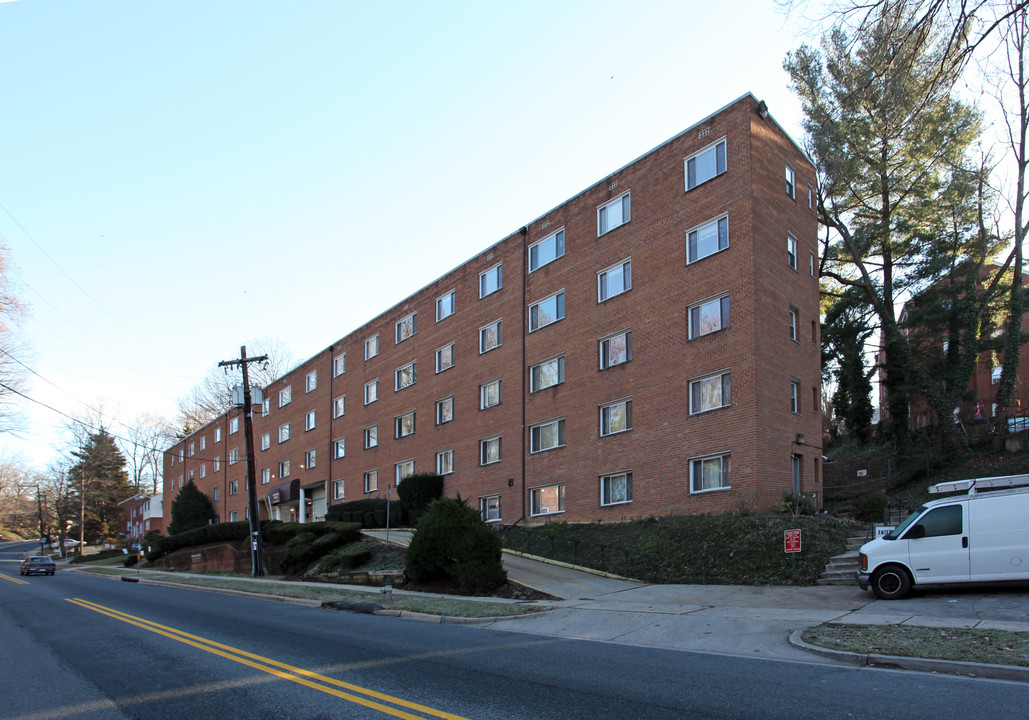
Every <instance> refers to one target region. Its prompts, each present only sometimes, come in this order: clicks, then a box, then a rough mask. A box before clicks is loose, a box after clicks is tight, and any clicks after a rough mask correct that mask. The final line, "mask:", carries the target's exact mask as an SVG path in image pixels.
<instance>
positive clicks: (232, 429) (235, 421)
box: [179, 417, 239, 460]
mask: <svg viewBox="0 0 1029 720" xmlns="http://www.w3.org/2000/svg"><path fill="white" fill-rule="evenodd" d="M238 432H239V418H238V417H234V418H232V419H231V420H229V435H235V434H236V433H238ZM181 459H182V455H181V453H180V455H179V460H181Z"/></svg>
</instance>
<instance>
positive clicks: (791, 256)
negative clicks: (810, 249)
mask: <svg viewBox="0 0 1029 720" xmlns="http://www.w3.org/2000/svg"><path fill="white" fill-rule="evenodd" d="M786 264H787V265H789V266H790V267H791V268H793V269H794V270H796V269H797V238H795V237H793V236H792V235H787V236H786Z"/></svg>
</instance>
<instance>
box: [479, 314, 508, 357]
mask: <svg viewBox="0 0 1029 720" xmlns="http://www.w3.org/2000/svg"><path fill="white" fill-rule="evenodd" d="M494 327H495V328H496V329H497V333H496V335H497V344H496V345H491V346H490V347H486V342H485V341H486V338H487V337H489V335H488V334H487V331H489V330H490V329H492V328H494ZM503 333H504V322H503V320H502V319H497V320H494V321H493V322H491V323H488V324H486V325H483V326H482V327H481V328H479V354H480V355H482V354H483V353H488V352H489V351H490V350H496V349H497V348H498V347H500V346H501V345H503V344H504V334H503Z"/></svg>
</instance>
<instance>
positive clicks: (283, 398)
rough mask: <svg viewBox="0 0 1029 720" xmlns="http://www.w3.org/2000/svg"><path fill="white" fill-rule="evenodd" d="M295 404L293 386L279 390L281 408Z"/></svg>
mask: <svg viewBox="0 0 1029 720" xmlns="http://www.w3.org/2000/svg"><path fill="white" fill-rule="evenodd" d="M291 402H293V386H292V385H287V386H286V387H284V388H282V389H281V390H279V407H285V406H286V405H289V404H290V403H291Z"/></svg>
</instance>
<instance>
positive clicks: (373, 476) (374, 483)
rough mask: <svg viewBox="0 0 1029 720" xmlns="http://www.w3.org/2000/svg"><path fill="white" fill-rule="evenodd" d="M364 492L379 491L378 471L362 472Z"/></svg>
mask: <svg viewBox="0 0 1029 720" xmlns="http://www.w3.org/2000/svg"><path fill="white" fill-rule="evenodd" d="M364 491H365V492H366V493H373V492H378V491H379V471H378V469H372V470H365V472H364Z"/></svg>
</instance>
